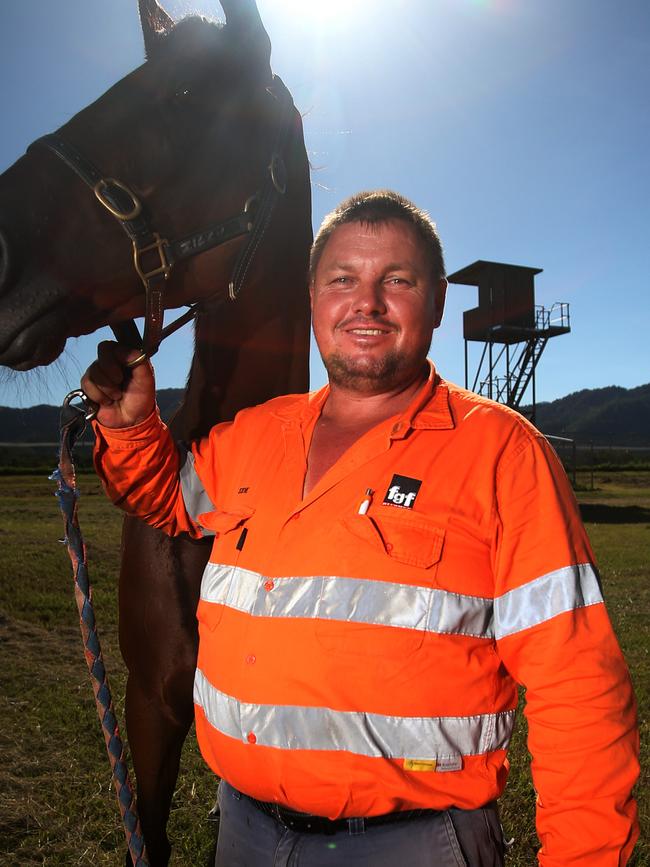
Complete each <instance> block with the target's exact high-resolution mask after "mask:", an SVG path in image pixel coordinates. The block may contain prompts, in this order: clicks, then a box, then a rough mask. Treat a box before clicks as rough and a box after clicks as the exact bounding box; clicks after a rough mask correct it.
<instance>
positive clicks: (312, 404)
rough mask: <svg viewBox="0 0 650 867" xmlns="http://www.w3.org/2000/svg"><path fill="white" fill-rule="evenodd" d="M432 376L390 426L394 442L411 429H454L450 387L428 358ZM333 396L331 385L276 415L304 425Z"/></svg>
mask: <svg viewBox="0 0 650 867" xmlns="http://www.w3.org/2000/svg"><path fill="white" fill-rule="evenodd" d="M427 365H428V367H429V375H428V376H427V379H426V381H425V382H424V383H423V385H422V387H421V388H420V390H419V391H418V392H417V394H416V395H415V397H414V398H413V400H412V401H411V403H410V404H409V405H408V407H407V408H406V409H405V410H404V412H403V413H401V415H399V416H398V417H397V418H396V419H395V422H394V424H393V426H392V427H391V430H390V437H391V439H403V438H404V437H405V436H406V435H407V433H408V432H409V430H411V429H413V430H451V429H453V428H454V427H455V425H454V419H453V416H452V414H451V408H450V406H449V388H448V387H447V383H446V382H445V381H444V380H443V379H441V377H440V376H439V375H438V373H437V371H436V368H435V366H434V364H433V362H432V361H431V360H430V359H427ZM329 393H330V387H329V385H324V386H323V387H322V388H319V389H318V390H317V391H310V392H308V393H307V394H305V395H303V399H302V400H297V401H296V402H295V403H291V404H290V405H289V406H282V407H280V408H278V410H277V411H276V414H277V415H278V416H280V417H281V418H283V419H286V420H287V421H289V420H291V419H295V420H298V421H299V422H300V423H301V424H305V423H306V422H308V421H309V420H310V419H313V418H314V417H315V416H318V415H320V413H321V410H322V408H323V405H324V403H325V401H326V400H327V397H328V395H329Z"/></svg>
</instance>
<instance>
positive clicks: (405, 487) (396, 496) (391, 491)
mask: <svg viewBox="0 0 650 867" xmlns="http://www.w3.org/2000/svg"><path fill="white" fill-rule="evenodd" d="M421 484H422V482H421V480H420V479H410V478H409V477H408V476H398V475H394V476H393V478H392V479H391V482H390V485H389V486H388V490H387V491H386V496H385V497H384V505H385V506H399V507H400V509H412V508H413V504H414V503H415V498H416V497H417V495H418V491H419V490H420V485H421Z"/></svg>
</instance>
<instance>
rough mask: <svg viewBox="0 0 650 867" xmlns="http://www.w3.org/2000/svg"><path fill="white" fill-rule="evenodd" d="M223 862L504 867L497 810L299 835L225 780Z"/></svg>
mask: <svg viewBox="0 0 650 867" xmlns="http://www.w3.org/2000/svg"><path fill="white" fill-rule="evenodd" d="M219 808H220V810H221V816H220V823H219V841H218V844H217V854H216V859H215V867H503V853H504V845H503V835H502V832H501V825H500V824H499V818H498V815H497V811H496V808H494V807H488V808H484V809H479V810H456V809H450V810H447V811H446V812H443V813H436V814H434V815H432V816H423V817H418V818H414V819H409V820H407V821H404V822H395V823H391V824H386V825H371V826H370V827H368V828H366V830H365V831H364V832H363V833H361V834H355V835H350V834H349V833H348V832H347V831H339V832H337V833H336V834H299V833H296V832H294V831H290V830H289V829H288V828H285V827H284V826H283V825H282V824H281V823H280V822H277V821H276V820H275V819H273V818H271V816H267V815H266V814H265V813H263V812H261V811H260V810H259V809H258V808H257V807H256V806H255V805H254V803H253V802H252V801H251V800H250V799H249V798H247V797H246V796H245V795H242V794H241V793H240V792H238V791H237V790H236V789H233V788H232V786H230V785H228V783H226V782H225V780H222V781H221V784H220V786H219Z"/></svg>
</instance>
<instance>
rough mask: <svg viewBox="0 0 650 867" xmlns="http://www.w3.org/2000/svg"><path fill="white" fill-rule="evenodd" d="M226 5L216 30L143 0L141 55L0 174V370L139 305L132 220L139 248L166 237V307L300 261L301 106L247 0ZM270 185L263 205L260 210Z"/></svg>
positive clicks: (252, 288)
mask: <svg viewBox="0 0 650 867" xmlns="http://www.w3.org/2000/svg"><path fill="white" fill-rule="evenodd" d="M222 6H223V8H224V11H225V13H226V23H225V25H224V26H223V27H221V26H218V25H215V24H213V23H210V22H208V21H205V20H203V19H200V18H196V17H193V18H188V19H185V20H183V21H181V22H180V23H178V24H176V25H174V24H173V22H172V21H171V19H169V17H168V16H167V15H166V13H165V12H164V11H163V10H162V8H161V7H159V6H158V4H157V2H155V0H140V14H141V20H142V25H143V33H144V39H145V47H146V52H147V62H146V63H144V64H143V65H142V66H141V67H139V68H138V69H136V70H135V71H134V72H132V73H131V74H130V75H128V76H127V77H126V78H124V79H122V80H121V81H120V82H118V83H117V84H116V85H115V86H114V87H112V88H111V89H110V90H109V91H108V92H107V93H105V94H104V95H103V96H102V97H101V98H100V99H99V100H97V102H95V103H93V104H92V105H90V106H89V107H88V108H86V109H84V110H83V111H82V112H80V113H79V114H78V115H76V116H75V117H74V118H72V120H70V121H69V122H68V123H67V124H65V125H64V126H63V127H62V128H61V129H60V130H58V131H57V133H56V136H54V137H46V138H45V139H44V140H42V141H39V142H37V143H36V144H35V145H32V146H31V147H30V148H29V149H28V151H27V153H26V154H25V156H23V157H22V158H21V159H19V160H18V162H16V163H15V164H14V165H13V166H12V167H11V168H10V169H9V170H7V172H5V174H4V175H2V176H1V177H0V364H4V365H7V366H9V367H13V368H15V369H20V370H26V369H29V368H31V367H34V366H36V365H39V364H49V363H50V362H51V361H53V360H54V359H55V358H56V357H57V356H58V355H59V353H60V352H61V351H62V349H63V347H64V345H65V342H66V339H67V338H68V337H70V336H77V335H80V334H86V333H90V332H92V331H95V330H96V329H97V328H99V327H100V326H102V325H106V324H115V323H119V322H122V321H124V320H127V319H130V318H132V317H134V316H141V315H143V314H144V312H145V301H144V289H143V281H142V279H141V277H140V276H138V273H137V270H136V268H135V267H134V261H133V253H132V249H131V242H130V240H129V238H128V237H127V236H126V234H125V232H124V229H125V228H126V229H127V230H128V228H129V224H131V227H132V228H134V231H135V234H136V235H137V234H138V232H139V231H140V230H142V234H141V239H140V246H143V245H144V246H147V244H146V243H145V242H147V240H151V237H152V236H153V233H154V232H156V233H159V235H160V236H161V237H162V238H163V239H166V240H168V241H169V242H170V243H169V245H166V247H165V249H164V251H163V255H164V256H165V257H166V258H171V259H172V260H175V261H174V265H173V268H172V269H171V273H170V275H169V278H168V279H167V280H165V281H164V284H165V286H164V301H163V304H164V306H165V307H178V306H181V305H183V304H186V303H189V302H193V301H197V300H201V299H205V298H208V297H212V296H213V295H214V294H215V292H219V293H221V294H222V295H227V293H228V284H229V282H230V281H231V279H232V277H233V273H234V274H235V282H238V283H239V284H241V283H242V282H243V281H244V280H245V283H246V294H249V293H250V294H252V293H254V292H256V287H257V285H258V284H259V283H260V282H261V280H262V277H263V275H262V269H261V268H260V261H262V260H263V263H264V271H265V273H266V274H267V275H268V274H269V273H273V274H274V277H275V282H281V281H282V275H283V274H284V273H285V272H286V269H287V267H288V262H289V261H290V260H293V267H294V273H295V261H296V260H295V256H296V255H298V256H299V257H302V260H303V261H304V257H305V255H306V248H307V246H308V243H309V237H310V231H311V229H310V218H309V187H308V166H307V161H306V156H305V152H304V144H303V141H302V131H301V125H300V116H299V115H298V113H297V112H296V110H295V108H293V106H292V105H291V103H290V99H289V97H288V95H287V94H286V91H285V90H284V87H283V86H282V85H281V83H280V82H278V81H274V79H273V76H272V73H271V68H270V43H269V39H268V36H267V34H266V32H265V31H264V28H263V26H262V22H261V20H260V18H259V15H258V12H257V9H256V7H255V3H254V0H223V2H222ZM283 127H284V131H283ZM274 149H275V150H278V149H279V150H280V151H281V154H280V155H281V157H282V160H283V161H284V162H285V163H286V170H287V175H288V176H287V177H285V176H284V172H283V169H284V166H283V165H282V160H279V161H277V162H276V164H275V165H274V166H273V171H271V170H270V168H269V164H270V162H271V158H272V155H273V152H274ZM80 160H85V163H84V162H83V161H82V162H80ZM112 179H115V180H116V181H118V182H119V183H118V184H115V183H114V181H113V180H112ZM285 181H286V188H287V193H286V195H283V194H282V189H283V188H284V186H285ZM93 188H94V190H93ZM271 188H273V189H275V191H276V192H277V193H278V195H277V202H274V203H273V204H274V210H273V213H272V214H271V213H269V214H266V212H265V211H263V212H262V213H260V212H259V209H260V207H261V206H262V205H263V202H262V201H261V200H263V199H264V197H265V195H266V191H267V190H269V189H271ZM295 194H297V196H298V198H297V199H296V195H295ZM140 203H141V205H142V212H141V213H139V214H138V213H135V212H136V211H137V210H138V205H139V204H140ZM129 211H130V212H133V213H132V214H130V215H129V216H131V217H132V219H131V220H128V219H127V220H125V219H124V217H125V216H126V215H127V212H129ZM256 216H259V219H258V220H257V224H256V220H255V218H256ZM247 218H250V219H249V220H248V225H245V224H246V219H247ZM224 224H225V226H226V228H225V229H222V228H220V227H222V226H223V225H224ZM143 226H144V227H145V228H144V229H142V227H143ZM251 226H253V231H252V233H251V231H250V229H251ZM215 227H216V228H215ZM146 232H149V238H148V237H147V234H146ZM214 232H216V235H217V236H218V235H219V233H220V232H222V237H221V240H222V241H224V242H223V243H220V244H219V245H218V246H212V245H211V243H212V242H214V241H215V235H214ZM210 233H213V234H212V236H211V237H208V236H209V235H210ZM128 234H132V233H131V232H128ZM228 238H229V240H228ZM143 239H144V241H143ZM224 239H226V240H224ZM216 240H219V238H218V237H217V238H216ZM249 242H250V243H249ZM135 246H136V247H137V246H138V240H137V238H136V245H135ZM246 246H248V250H247V252H246V253H243V251H244V250H245V249H246ZM258 248H259V250H260V251H262V253H263V255H260V256H257V252H258ZM197 251H198V255H190V253H194V252H197ZM294 251H300V252H298V253H296V252H294ZM242 255H243V256H244V258H243V260H242ZM238 257H239V258H238ZM136 258H139V260H140V261H139V266H140V269H141V270H144V271H153V270H157V268H158V266H160V265H161V264H164V262H161V254H160V252H159V251H158V250H157V249H153V250H151V251H147V252H144V253H142V254H141V256H139V257H136ZM156 279H157V278H156ZM238 288H239V285H237V286H236V287H235V291H236V290H237V289H238ZM260 304H261V305H262V306H263V305H264V301H263V300H260Z"/></svg>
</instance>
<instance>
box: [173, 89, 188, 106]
mask: <svg viewBox="0 0 650 867" xmlns="http://www.w3.org/2000/svg"><path fill="white" fill-rule="evenodd" d="M191 96H192V93H191V91H190V89H189V87H182V86H181V87H177V88H176V90H175V91H174V102H177V103H183V102H187V101H188V100H189V99H190V97H191Z"/></svg>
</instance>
